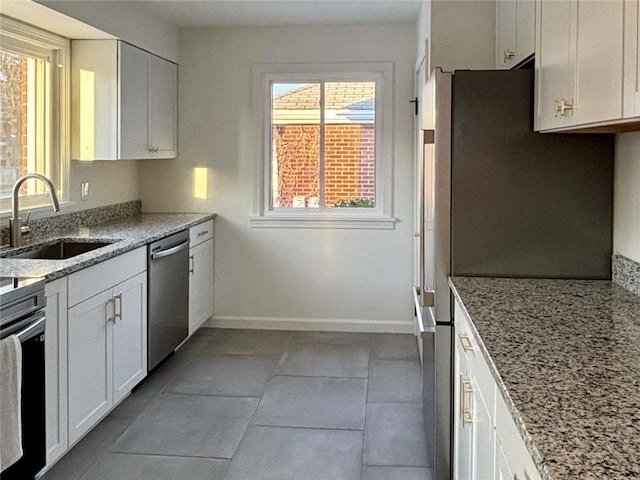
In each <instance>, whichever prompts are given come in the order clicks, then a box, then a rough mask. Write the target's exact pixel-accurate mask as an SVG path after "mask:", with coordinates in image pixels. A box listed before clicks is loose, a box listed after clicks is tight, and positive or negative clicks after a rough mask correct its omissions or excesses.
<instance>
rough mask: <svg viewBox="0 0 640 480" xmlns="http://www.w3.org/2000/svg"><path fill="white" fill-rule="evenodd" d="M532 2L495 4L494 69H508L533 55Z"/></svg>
mask: <svg viewBox="0 0 640 480" xmlns="http://www.w3.org/2000/svg"><path fill="white" fill-rule="evenodd" d="M534 27H535V2H534V0H498V1H497V2H496V68H497V69H505V70H507V69H510V68H513V67H514V66H516V65H518V64H519V63H521V62H522V61H523V60H525V59H526V58H527V57H529V56H530V55H532V54H533V50H534V43H535V42H534Z"/></svg>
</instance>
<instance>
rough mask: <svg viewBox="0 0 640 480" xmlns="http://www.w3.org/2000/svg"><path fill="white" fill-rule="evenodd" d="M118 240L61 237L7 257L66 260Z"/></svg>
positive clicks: (6, 256)
mask: <svg viewBox="0 0 640 480" xmlns="http://www.w3.org/2000/svg"><path fill="white" fill-rule="evenodd" d="M116 241H117V240H109V241H91V240H85V239H60V240H57V241H55V242H53V243H46V244H44V245H35V246H34V247H33V248H31V249H29V250H27V251H20V252H17V253H12V252H8V253H7V254H5V255H4V257H5V258H31V259H36V260H65V259H67V258H71V257H75V256H76V255H80V254H82V253H87V252H91V251H92V250H97V249H98V248H102V247H106V246H107V245H110V244H112V243H114V242H116Z"/></svg>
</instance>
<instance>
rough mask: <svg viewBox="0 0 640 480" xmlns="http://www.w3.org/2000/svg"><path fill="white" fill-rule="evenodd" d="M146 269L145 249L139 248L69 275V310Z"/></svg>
mask: <svg viewBox="0 0 640 480" xmlns="http://www.w3.org/2000/svg"><path fill="white" fill-rule="evenodd" d="M146 269H147V248H146V247H140V248H138V249H136V250H133V251H131V252H127V253H123V254H122V255H119V256H117V257H114V258H112V259H110V260H105V261H104V262H101V263H98V264H96V265H93V266H92V267H89V268H85V269H84V270H81V271H79V272H76V273H73V274H71V275H69V308H70V307H72V306H74V305H76V304H78V303H80V302H81V301H83V300H86V299H88V298H90V297H92V296H94V295H96V294H97V293H100V292H102V291H104V290H107V289H108V288H111V287H113V286H114V285H115V284H117V283H120V282H123V281H124V280H126V279H128V278H131V277H133V276H134V275H136V274H138V273H140V272H144V271H145V270H146Z"/></svg>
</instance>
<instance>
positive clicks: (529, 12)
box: [516, 0, 536, 63]
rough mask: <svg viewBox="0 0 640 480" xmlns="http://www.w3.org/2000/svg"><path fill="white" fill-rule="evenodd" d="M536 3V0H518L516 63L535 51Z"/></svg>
mask: <svg viewBox="0 0 640 480" xmlns="http://www.w3.org/2000/svg"><path fill="white" fill-rule="evenodd" d="M535 24H536V4H535V1H534V0H517V1H516V63H520V62H521V61H522V60H524V59H525V58H527V57H528V56H530V55H532V54H533V52H534V51H535Z"/></svg>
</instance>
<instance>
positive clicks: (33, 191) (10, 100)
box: [0, 17, 69, 214]
mask: <svg viewBox="0 0 640 480" xmlns="http://www.w3.org/2000/svg"><path fill="white" fill-rule="evenodd" d="M68 58H69V41H68V40H67V39H65V38H62V37H59V36H57V35H54V34H51V33H49V32H46V31H44V30H40V29H38V28H36V27H33V26H30V25H27V24H24V23H22V22H19V21H16V20H13V19H10V18H7V17H0V102H1V105H2V110H1V114H0V213H5V214H6V213H8V212H9V211H10V210H11V191H12V186H13V184H14V183H15V181H16V180H17V179H18V178H19V177H21V176H22V175H25V174H26V173H33V172H35V173H40V174H42V175H45V176H46V177H48V178H49V179H50V180H51V181H52V182H53V184H54V185H55V186H56V189H57V193H58V197H59V198H60V199H61V200H64V199H65V198H67V191H68V162H67V152H68V148H67V143H68V142H67V138H68V128H67V125H68V117H67V115H68V112H67V108H66V99H67V85H68V81H67V78H68V74H67V69H66V68H65V66H66V62H67V59H68ZM20 197H21V199H20V204H21V206H22V207H23V208H37V207H44V206H47V207H48V206H49V205H50V201H49V198H48V195H47V191H46V187H45V186H44V184H43V183H42V182H38V181H34V180H28V181H26V182H25V183H24V184H23V186H22V188H21V190H20Z"/></svg>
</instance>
